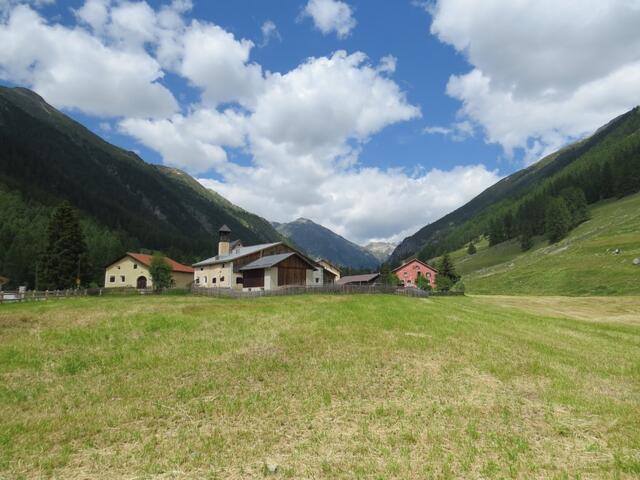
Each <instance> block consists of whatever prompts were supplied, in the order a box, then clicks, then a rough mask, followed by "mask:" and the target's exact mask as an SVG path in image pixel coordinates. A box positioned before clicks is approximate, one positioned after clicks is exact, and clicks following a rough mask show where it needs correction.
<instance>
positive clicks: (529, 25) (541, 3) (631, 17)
mask: <svg viewBox="0 0 640 480" xmlns="http://www.w3.org/2000/svg"><path fill="white" fill-rule="evenodd" d="M423 5H425V7H426V9H427V10H428V11H429V12H430V13H431V15H432V18H433V21H432V24H431V32H432V33H433V34H434V35H436V36H437V37H438V38H439V39H440V40H442V41H443V42H446V43H448V44H450V45H452V46H453V47H454V48H455V49H456V50H458V51H459V52H461V53H463V54H464V55H465V56H466V58H467V59H468V61H469V63H470V64H471V65H472V70H471V71H470V72H468V73H467V74H463V75H454V76H452V77H451V79H450V80H449V84H448V86H447V93H448V94H449V95H450V96H452V97H454V98H456V99H458V100H460V101H461V102H462V108H461V110H460V116H461V117H463V118H466V119H468V120H470V121H472V122H474V123H475V124H476V125H480V126H481V127H482V128H483V129H484V132H485V134H486V139H487V141H489V142H494V143H499V144H501V145H502V146H503V147H504V149H505V151H506V152H507V153H510V152H512V151H513V149H515V148H522V149H525V151H526V154H527V159H528V160H530V161H534V160H536V159H537V158H539V156H540V155H542V154H544V153H548V152H550V151H552V150H555V149H556V148H558V147H559V146H561V145H563V144H565V143H566V142H567V141H569V140H571V139H574V138H578V137H581V136H583V135H585V134H587V133H589V132H591V131H593V130H594V129H595V128H597V127H599V126H600V125H602V124H604V123H606V122H607V121H608V120H610V119H611V118H613V117H615V116H616V115H619V114H621V113H623V112H625V111H626V110H629V109H630V108H632V107H633V106H635V105H637V104H638V103H640V35H638V28H639V27H638V26H639V25H640V2H638V1H636V0H611V1H601V0H580V1H574V0H570V1H564V2H558V1H554V0H535V1H533V0H531V1H513V2H505V1H501V0H486V1H482V2H478V1H475V0H438V1H436V2H435V3H426V4H423Z"/></svg>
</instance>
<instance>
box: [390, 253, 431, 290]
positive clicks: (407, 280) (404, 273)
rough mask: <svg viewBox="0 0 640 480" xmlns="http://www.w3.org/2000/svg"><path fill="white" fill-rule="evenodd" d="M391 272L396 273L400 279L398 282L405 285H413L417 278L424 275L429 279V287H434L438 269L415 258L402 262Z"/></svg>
mask: <svg viewBox="0 0 640 480" xmlns="http://www.w3.org/2000/svg"><path fill="white" fill-rule="evenodd" d="M393 273H395V274H396V276H397V277H398V278H399V279H400V282H402V284H403V285H404V286H405V287H415V286H416V282H417V281H418V278H420V277H425V278H426V279H427V280H429V284H430V285H431V288H436V276H437V275H438V270H436V269H435V268H434V267H432V266H431V265H429V264H428V263H425V262H421V261H420V260H418V259H417V258H414V259H413V260H410V261H408V262H405V263H403V264H402V265H400V266H399V267H398V268H396V269H395V270H393Z"/></svg>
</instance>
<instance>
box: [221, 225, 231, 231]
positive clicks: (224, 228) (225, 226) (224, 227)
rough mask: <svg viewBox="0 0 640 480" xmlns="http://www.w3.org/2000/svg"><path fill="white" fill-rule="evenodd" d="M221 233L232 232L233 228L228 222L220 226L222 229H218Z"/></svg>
mask: <svg viewBox="0 0 640 480" xmlns="http://www.w3.org/2000/svg"><path fill="white" fill-rule="evenodd" d="M218 232H219V233H231V229H230V228H229V227H227V225H226V224H224V225H222V226H221V227H220V230H218Z"/></svg>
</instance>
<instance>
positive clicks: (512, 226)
mask: <svg viewBox="0 0 640 480" xmlns="http://www.w3.org/2000/svg"><path fill="white" fill-rule="evenodd" d="M567 187H573V188H578V189H580V190H582V191H583V192H584V194H585V197H586V200H587V202H588V203H594V202H597V201H600V200H601V199H607V198H615V197H620V196H623V195H628V194H630V193H633V192H636V191H638V190H640V108H639V107H636V108H634V109H633V110H631V111H629V112H627V113H626V114H624V115H621V116H620V117H618V118H616V119H614V120H612V121H611V122H609V123H608V124H607V125H605V126H604V127H602V128H600V129H599V130H598V131H597V132H596V133H595V134H593V135H592V136H591V137H589V138H587V139H585V140H583V141H580V142H577V143H575V144H573V145H570V146H568V147H566V148H564V149H562V150H559V151H558V152H556V153H554V154H552V155H549V156H548V157H546V158H544V159H542V160H540V161H539V162H537V163H535V164H534V165H531V166H530V167H528V168H526V169H523V170H521V171H519V172H516V173H514V174H513V175H510V176H509V177H506V178H504V179H502V180H500V181H499V182H498V183H496V184H495V185H493V186H492V187H490V188H488V189H487V190H485V191H484V192H482V193H481V194H480V195H478V196H477V197H475V198H474V199H473V200H471V201H470V202H468V203H467V204H465V205H463V206H462V207H460V208H459V209H457V210H455V211H453V212H451V213H450V214H448V215H446V216H444V217H443V218H441V219H439V220H438V221H436V222H434V223H432V224H429V225H427V226H425V227H423V228H422V229H421V230H419V231H418V232H417V233H415V234H414V235H412V236H410V237H407V238H406V239H404V240H403V241H402V242H401V243H400V245H399V246H398V247H397V248H396V250H395V251H394V253H393V254H392V256H391V258H390V261H389V263H390V264H392V265H396V264H398V263H399V262H400V261H401V260H403V259H405V258H407V257H411V256H418V257H419V258H422V259H425V260H426V259H429V258H431V257H433V256H435V255H439V254H442V253H444V252H447V251H453V250H456V249H458V248H460V247H462V246H463V245H465V244H466V243H468V242H469V241H471V240H473V239H474V238H477V237H479V236H480V235H483V234H488V233H489V230H490V226H491V223H492V222H494V223H498V224H500V225H502V227H501V228H503V227H504V225H505V224H506V227H504V228H503V230H505V231H503V232H502V235H503V237H504V238H499V239H496V238H494V241H496V240H497V241H502V240H508V239H511V238H516V237H517V236H519V235H522V234H523V233H526V234H527V235H531V236H535V235H538V234H541V233H543V230H544V214H545V213H544V212H545V209H546V206H547V203H548V201H549V199H550V198H552V197H554V196H558V195H559V194H560V192H561V191H562V190H563V189H565V188H567ZM494 237H497V236H496V235H494Z"/></svg>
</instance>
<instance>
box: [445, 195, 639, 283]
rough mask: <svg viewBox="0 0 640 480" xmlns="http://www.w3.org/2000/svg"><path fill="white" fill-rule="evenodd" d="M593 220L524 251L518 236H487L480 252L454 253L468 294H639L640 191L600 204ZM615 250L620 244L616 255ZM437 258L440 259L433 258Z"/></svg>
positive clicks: (481, 244) (539, 241)
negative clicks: (491, 241)
mask: <svg viewBox="0 0 640 480" xmlns="http://www.w3.org/2000/svg"><path fill="white" fill-rule="evenodd" d="M591 214H592V218H591V220H589V221H587V222H585V223H583V224H581V225H580V226H578V227H577V228H575V229H574V230H573V231H572V232H571V233H570V234H569V236H568V237H567V238H565V239H564V240H561V241H560V242H558V243H555V244H552V245H550V244H549V242H548V241H546V239H544V238H542V237H536V238H535V239H534V240H535V243H534V246H533V248H532V249H531V250H529V251H527V252H524V253H523V252H522V251H521V249H520V244H519V242H518V241H517V240H510V241H507V242H503V243H501V244H499V245H495V246H493V247H489V246H488V242H487V240H486V239H483V240H482V241H481V242H479V243H478V244H476V247H477V249H478V251H477V253H476V254H475V255H468V254H467V251H466V248H461V249H459V250H457V251H455V252H453V253H452V254H451V256H452V258H453V259H454V261H455V264H456V267H457V269H458V272H459V273H461V274H462V275H463V282H464V284H465V287H466V289H467V292H468V293H476V294H507V295H511V294H517V295H520V294H530V295H638V294H640V266H637V265H634V264H633V260H634V259H635V258H638V257H640V194H636V195H631V196H629V197H625V198H623V199H621V200H615V201H604V202H600V203H598V204H595V205H594V206H593V208H592V210H591ZM615 249H620V253H619V254H618V255H616V254H615V253H614V250H615ZM433 261H435V260H433Z"/></svg>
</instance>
